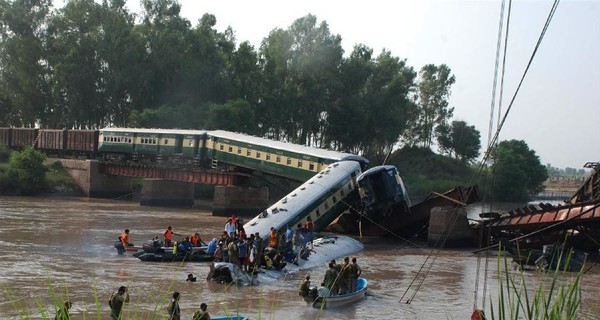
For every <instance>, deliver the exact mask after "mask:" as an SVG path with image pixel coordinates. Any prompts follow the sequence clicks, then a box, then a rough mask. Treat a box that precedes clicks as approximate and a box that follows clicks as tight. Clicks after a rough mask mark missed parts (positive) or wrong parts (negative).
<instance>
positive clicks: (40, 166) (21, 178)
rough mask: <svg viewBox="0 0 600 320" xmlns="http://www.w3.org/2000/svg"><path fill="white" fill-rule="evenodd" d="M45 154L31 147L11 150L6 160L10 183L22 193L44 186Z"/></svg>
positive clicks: (31, 191)
mask: <svg viewBox="0 0 600 320" xmlns="http://www.w3.org/2000/svg"><path fill="white" fill-rule="evenodd" d="M45 160H46V156H45V155H44V154H43V153H42V152H40V151H37V150H34V149H33V148H32V147H27V148H25V149H24V150H23V151H21V152H13V153H12V154H11V156H10V160H9V162H8V171H7V173H8V177H9V180H10V183H11V184H12V185H13V186H14V187H15V188H16V189H19V190H20V191H21V193H24V194H31V193H35V192H36V191H39V190H41V189H43V188H45V187H46V176H45V174H46V167H44V161H45Z"/></svg>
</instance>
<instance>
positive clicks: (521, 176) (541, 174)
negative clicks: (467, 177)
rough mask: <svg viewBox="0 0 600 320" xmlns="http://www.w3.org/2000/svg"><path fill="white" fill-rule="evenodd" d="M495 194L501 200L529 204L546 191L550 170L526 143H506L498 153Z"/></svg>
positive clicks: (513, 141)
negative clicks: (537, 194) (545, 186)
mask: <svg viewBox="0 0 600 320" xmlns="http://www.w3.org/2000/svg"><path fill="white" fill-rule="evenodd" d="M492 169H493V173H494V177H495V185H494V187H495V188H494V195H495V196H496V199H497V200H500V201H527V200H529V198H530V197H531V195H534V194H536V193H539V192H541V191H543V190H544V185H543V182H544V181H545V180H546V179H548V173H547V171H546V167H545V166H543V165H542V164H541V162H540V159H539V157H538V156H537V155H536V153H535V151H533V150H530V149H529V146H528V145H527V143H525V141H522V140H510V141H502V142H500V143H499V144H498V147H497V148H496V150H495V153H494V163H493V167H492Z"/></svg>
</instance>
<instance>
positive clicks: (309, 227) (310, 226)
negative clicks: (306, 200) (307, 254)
mask: <svg viewBox="0 0 600 320" xmlns="http://www.w3.org/2000/svg"><path fill="white" fill-rule="evenodd" d="M304 229H306V232H307V234H306V243H307V244H310V249H314V247H313V244H312V241H313V238H314V230H315V223H314V222H313V221H312V218H311V217H308V218H306V223H305V224H304Z"/></svg>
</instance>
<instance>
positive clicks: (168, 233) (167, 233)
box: [165, 229, 173, 241]
mask: <svg viewBox="0 0 600 320" xmlns="http://www.w3.org/2000/svg"><path fill="white" fill-rule="evenodd" d="M172 238H173V231H172V230H169V229H167V230H166V231H165V240H166V241H171V239H172Z"/></svg>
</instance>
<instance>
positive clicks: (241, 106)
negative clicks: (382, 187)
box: [0, 0, 480, 161]
mask: <svg viewBox="0 0 600 320" xmlns="http://www.w3.org/2000/svg"><path fill="white" fill-rule="evenodd" d="M141 4H142V11H141V13H140V14H134V13H132V12H130V11H128V9H127V8H126V6H125V0H104V1H102V2H100V3H97V2H96V1H93V0H72V1H68V2H67V3H66V4H65V6H64V7H62V8H59V9H53V7H52V1H51V0H39V1H26V0H14V1H8V0H0V83H1V85H0V86H1V87H0V124H1V125H3V126H26V127H33V126H38V127H42V128H76V129H80V128H81V129H83V128H85V129H93V128H99V127H104V126H134V127H161V128H189V129H200V128H202V129H215V128H218V129H224V130H231V131H237V132H244V133H248V134H253V135H258V136H264V137H268V138H272V139H276V140H285V141H289V142H293V143H299V144H303V145H311V146H315V147H319V148H331V149H336V150H344V151H348V152H352V153H357V154H364V155H367V156H371V157H374V158H375V159H383V157H384V156H385V155H386V154H387V153H388V152H390V150H392V149H393V148H394V147H397V146H398V144H399V143H400V144H404V145H410V146H415V145H417V146H423V147H431V146H432V145H433V144H436V143H437V144H438V145H439V146H440V150H442V151H443V152H446V153H447V154H448V155H451V156H454V157H456V158H459V159H464V160H466V161H468V160H472V159H474V158H476V157H477V156H478V154H479V148H480V143H479V132H478V131H477V130H476V129H475V127H474V126H471V125H468V124H467V123H465V122H463V121H453V120H452V116H453V108H451V107H449V105H448V98H449V96H450V94H451V86H452V84H453V83H454V82H455V77H454V75H453V74H452V72H451V70H450V68H449V67H448V66H446V65H444V64H442V65H433V64H429V65H425V66H423V67H422V68H421V69H420V71H418V72H417V71H416V70H415V69H414V68H413V67H411V66H409V65H408V64H407V61H406V59H401V58H398V57H394V56H393V55H392V54H391V52H389V51H387V50H382V52H381V53H379V54H375V53H374V52H373V49H372V48H369V47H368V46H366V45H364V44H356V45H355V46H354V49H353V51H352V52H350V53H349V54H348V55H347V56H344V50H343V49H342V46H341V42H342V37H341V36H340V35H336V34H332V33H331V32H330V31H329V27H328V24H327V22H326V21H321V22H319V21H317V18H316V17H315V16H314V15H310V14H309V15H307V16H304V17H301V18H299V19H297V20H295V21H293V23H292V24H291V25H290V26H289V27H287V28H285V29H282V28H275V29H273V30H272V31H271V32H270V33H269V34H268V35H267V36H266V37H265V38H264V39H263V40H262V42H261V44H260V46H259V47H258V48H255V47H254V46H252V45H251V44H250V43H249V42H242V43H239V44H238V43H237V42H236V38H235V35H234V31H233V30H232V29H231V28H228V29H226V30H225V31H223V32H218V31H217V30H216V29H215V25H216V21H217V20H216V17H215V16H214V15H211V14H204V15H203V16H202V18H200V19H199V20H198V21H197V23H196V24H195V26H192V23H191V22H190V21H188V20H187V19H185V18H183V17H181V16H180V11H181V5H180V4H179V3H178V1H176V0H141Z"/></svg>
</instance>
